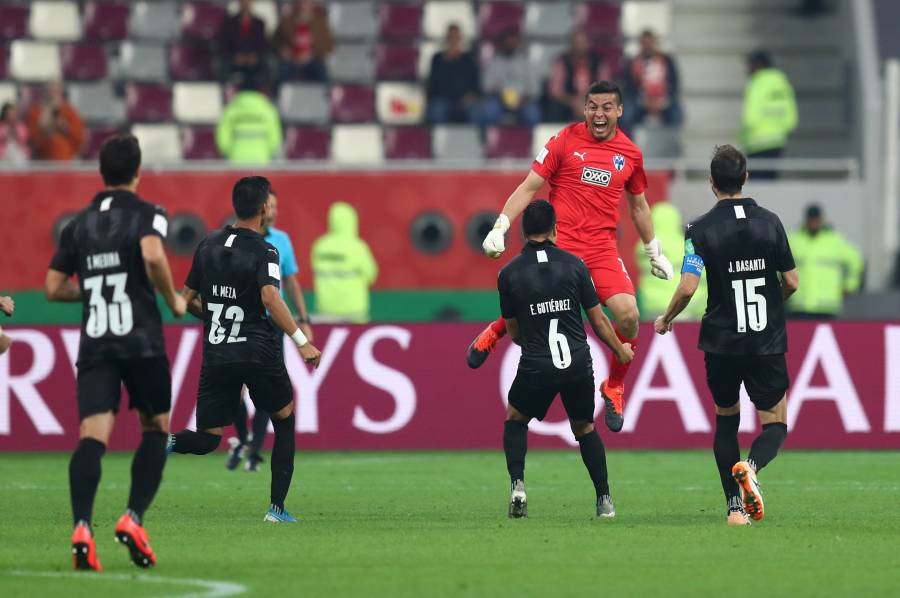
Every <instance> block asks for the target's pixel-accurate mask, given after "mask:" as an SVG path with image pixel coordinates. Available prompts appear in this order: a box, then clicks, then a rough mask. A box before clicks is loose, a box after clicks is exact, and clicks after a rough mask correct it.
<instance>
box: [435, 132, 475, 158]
mask: <svg viewBox="0 0 900 598" xmlns="http://www.w3.org/2000/svg"><path fill="white" fill-rule="evenodd" d="M431 152H432V155H434V157H435V158H436V159H437V160H451V161H452V160H478V159H479V158H481V157H482V156H483V155H484V148H483V147H482V145H481V134H480V133H479V131H478V127H476V126H474V125H439V126H436V127H432V129H431Z"/></svg>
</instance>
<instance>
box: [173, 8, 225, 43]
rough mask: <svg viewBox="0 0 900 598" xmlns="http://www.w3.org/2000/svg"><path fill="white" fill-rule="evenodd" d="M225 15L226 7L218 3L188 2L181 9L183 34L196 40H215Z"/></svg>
mask: <svg viewBox="0 0 900 598" xmlns="http://www.w3.org/2000/svg"><path fill="white" fill-rule="evenodd" d="M225 14H226V11H225V7H224V6H222V5H221V4H219V3H217V2H210V1H209V0H206V1H196V0H194V1H192V2H187V3H185V4H184V5H183V7H182V9H181V33H182V34H183V35H185V36H187V37H193V38H196V39H202V40H212V39H215V38H216V36H218V34H219V28H220V27H221V25H222V19H224V18H225Z"/></svg>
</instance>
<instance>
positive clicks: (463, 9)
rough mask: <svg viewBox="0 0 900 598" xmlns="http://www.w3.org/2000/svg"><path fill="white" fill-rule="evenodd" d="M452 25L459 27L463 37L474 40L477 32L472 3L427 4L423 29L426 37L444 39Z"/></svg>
mask: <svg viewBox="0 0 900 598" xmlns="http://www.w3.org/2000/svg"><path fill="white" fill-rule="evenodd" d="M450 23H456V24H457V25H459V28H460V30H461V31H462V34H463V37H464V38H466V39H472V37H473V36H474V35H475V32H476V30H477V27H476V20H475V9H474V8H473V7H472V3H471V2H456V1H453V2H450V1H447V0H431V1H430V2H427V3H426V4H425V11H424V15H423V18H422V29H423V30H424V32H425V37H430V38H432V39H443V38H444V36H445V35H446V34H447V26H448V25H449V24H450Z"/></svg>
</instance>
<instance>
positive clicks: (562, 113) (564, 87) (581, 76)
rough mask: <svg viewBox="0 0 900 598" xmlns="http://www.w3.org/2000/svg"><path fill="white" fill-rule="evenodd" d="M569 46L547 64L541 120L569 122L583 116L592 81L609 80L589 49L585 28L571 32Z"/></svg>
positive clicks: (596, 55)
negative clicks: (543, 108)
mask: <svg viewBox="0 0 900 598" xmlns="http://www.w3.org/2000/svg"><path fill="white" fill-rule="evenodd" d="M571 43H572V45H571V46H570V47H569V50H568V51H566V53H565V54H560V55H559V57H558V58H557V59H556V60H555V61H553V65H552V66H551V67H550V77H549V79H548V81H547V104H546V108H545V110H544V120H546V121H547V122H570V121H573V120H581V119H583V118H584V93H585V92H586V91H587V88H588V87H590V86H591V83H593V82H594V81H602V80H604V79H610V78H611V73H610V72H609V68H607V66H606V64H605V63H604V61H603V59H602V58H601V57H600V55H599V54H597V53H596V52H594V51H593V50H591V40H590V38H589V37H588V35H587V33H585V32H584V31H575V32H574V33H572V40H571Z"/></svg>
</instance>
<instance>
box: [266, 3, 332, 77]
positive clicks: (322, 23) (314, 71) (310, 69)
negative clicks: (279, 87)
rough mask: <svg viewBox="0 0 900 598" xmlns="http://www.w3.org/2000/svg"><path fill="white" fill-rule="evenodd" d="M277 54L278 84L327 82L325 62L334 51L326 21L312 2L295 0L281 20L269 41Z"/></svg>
mask: <svg viewBox="0 0 900 598" xmlns="http://www.w3.org/2000/svg"><path fill="white" fill-rule="evenodd" d="M272 43H273V45H274V46H275V51H276V52H277V53H278V58H279V68H278V81H279V82H281V81H289V80H295V79H299V80H301V81H327V80H328V71H327V69H326V67H325V61H326V60H327V59H328V55H329V54H330V53H331V51H332V50H334V38H333V37H332V35H331V28H330V27H329V26H328V19H327V18H326V16H325V15H324V14H323V13H322V12H321V11H319V10H317V8H316V5H315V3H314V2H313V1H312V0H297V1H296V2H295V3H294V7H293V9H292V10H291V11H290V12H289V13H287V14H286V15H285V16H284V17H282V19H281V22H280V23H278V29H276V31H275V36H274V38H273V40H272Z"/></svg>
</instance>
